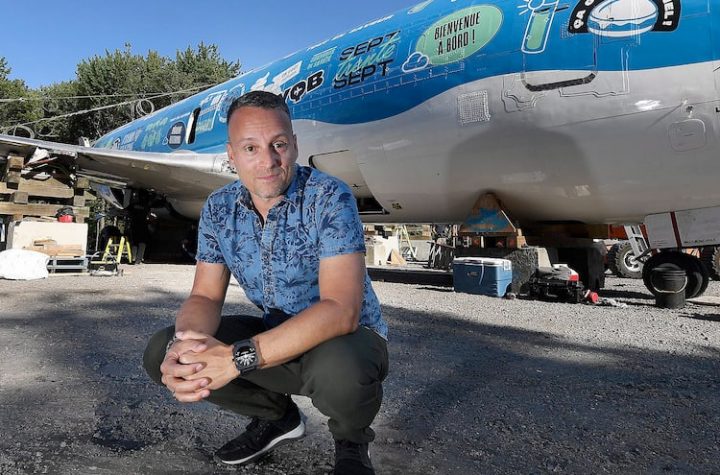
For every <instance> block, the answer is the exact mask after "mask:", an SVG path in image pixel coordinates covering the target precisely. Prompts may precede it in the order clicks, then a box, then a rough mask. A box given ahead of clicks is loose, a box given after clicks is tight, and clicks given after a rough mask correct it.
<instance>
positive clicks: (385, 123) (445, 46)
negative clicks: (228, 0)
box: [0, 0, 720, 248]
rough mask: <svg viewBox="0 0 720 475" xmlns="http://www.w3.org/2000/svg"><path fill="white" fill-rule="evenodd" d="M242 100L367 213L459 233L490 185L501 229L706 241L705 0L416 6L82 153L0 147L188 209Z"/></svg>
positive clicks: (708, 21) (717, 47) (432, 1)
mask: <svg viewBox="0 0 720 475" xmlns="http://www.w3.org/2000/svg"><path fill="white" fill-rule="evenodd" d="M251 90H267V91H273V92H275V93H278V94H283V96H284V97H285V98H286V99H287V102H288V105H289V106H290V109H291V112H292V114H293V118H294V121H293V125H294V128H295V131H296V133H297V136H298V140H299V148H300V162H301V163H303V164H310V165H311V166H314V167H316V168H318V169H320V170H323V171H326V172H328V173H330V174H333V175H336V176H338V177H339V178H341V179H343V180H345V181H346V182H347V183H349V184H350V185H351V186H352V187H353V189H354V190H355V194H356V197H357V199H358V204H359V209H360V210H361V213H362V214H363V217H364V219H365V220H366V221H368V222H413V223H418V222H443V223H448V222H462V221H463V220H464V219H465V218H466V217H467V216H468V215H469V213H470V211H471V209H472V208H473V205H474V204H475V203H476V201H477V200H478V198H479V197H480V196H482V195H483V194H485V193H489V192H492V193H494V194H495V195H496V196H497V197H498V198H499V200H500V201H501V202H502V204H503V208H504V210H505V211H506V213H507V214H508V215H509V216H511V218H512V219H513V220H515V221H517V222H518V223H519V224H520V225H521V226H523V225H531V224H532V225H535V224H537V223H547V224H552V223H570V222H571V223H581V224H587V225H592V224H610V223H614V224H631V223H640V222H643V221H644V220H646V218H647V217H648V216H650V215H653V216H651V218H650V219H649V221H648V223H647V224H648V229H650V230H651V231H652V230H653V229H657V230H658V236H659V237H658V238H657V239H655V240H653V236H652V234H651V236H650V239H651V242H653V243H655V244H656V247H665V248H669V247H673V248H679V247H684V246H688V245H697V244H698V242H697V239H696V240H693V239H694V238H691V236H694V235H695V234H697V233H695V234H693V232H694V231H697V229H698V228H697V222H698V219H700V220H703V223H705V224H707V223H710V222H711V224H710V225H709V226H710V230H709V231H708V227H707V226H705V227H704V228H703V233H704V234H703V236H704V237H703V238H702V239H704V240H703V241H702V242H703V243H705V244H719V243H720V219H718V220H717V221H712V220H711V219H709V218H708V216H714V214H713V213H717V215H718V216H719V217H720V211H718V210H720V186H718V178H719V177H720V142H719V140H720V5H719V4H718V3H717V2H715V1H712V0H427V1H423V2H422V3H419V4H417V5H415V6H412V7H409V8H408V9H406V10H402V11H399V12H396V13H393V14H390V15H387V16H385V17H383V18H380V19H378V20H376V21H372V22H370V23H367V24H365V25H363V26H360V27H358V28H355V29H353V30H351V31H349V32H347V33H343V34H339V35H337V36H335V37H334V38H332V39H329V40H327V41H325V42H322V43H320V44H316V45H313V46H311V47H309V48H307V49H304V50H301V51H299V52H297V53H294V54H292V55H289V56H287V57H285V58H283V59H281V60H279V61H276V62H273V63H271V64H269V65H267V66H265V67H262V68H259V69H256V70H253V71H250V72H247V73H245V74H242V75H241V76H239V77H237V78H235V79H232V80H230V81H227V82H225V83H223V84H219V85H217V86H215V87H213V88H211V89H208V90H206V91H203V92H202V93H199V94H197V95H195V96H193V97H190V98H188V99H186V100H184V101H182V102H179V103H176V104H174V105H172V106H169V107H167V108H165V109H162V110H159V111H157V112H155V113H153V114H151V115H148V116H146V117H143V118H141V119H138V120H136V121H134V122H131V123H129V124H127V125H126V126H124V127H122V128H120V129H117V130H114V131H112V132H110V133H108V134H107V135H105V136H103V137H101V138H100V139H99V140H97V142H96V143H95V145H94V147H92V148H89V147H79V146H70V145H62V144H55V143H49V142H43V141H37V140H30V139H21V138H16V137H10V136H1V137H0V152H8V151H11V150H14V151H16V152H17V151H20V152H22V153H25V154H30V153H32V152H33V151H34V150H35V149H36V148H44V149H47V150H48V151H50V152H51V153H52V152H53V151H66V152H67V151H71V152H72V153H75V154H76V155H77V160H78V163H79V164H80V166H81V167H82V169H83V170H84V172H86V173H88V174H90V175H94V176H105V177H113V178H115V179H116V180H120V181H122V182H123V183H126V184H127V186H128V187H131V188H145V189H152V190H154V191H155V192H157V193H159V194H162V195H164V196H166V197H167V199H168V201H169V202H170V203H171V204H172V206H173V207H174V208H175V209H176V210H177V211H178V212H180V213H181V214H184V215H186V216H189V217H196V216H197V215H198V214H199V211H200V209H201V206H202V204H203V202H204V200H205V198H206V197H207V195H208V194H209V193H210V192H211V191H212V190H214V189H216V188H218V187H220V186H222V185H224V184H225V183H227V182H229V181H231V180H234V179H235V175H234V173H233V170H232V169H231V168H230V165H229V162H228V159H227V155H226V152H225V142H226V125H227V124H226V119H225V114H226V111H227V108H228V105H229V104H230V102H231V101H232V100H233V99H234V98H236V97H238V96H240V95H242V94H243V93H245V92H247V91H251ZM683 213H685V214H683ZM698 216H700V218H698ZM653 219H654V220H655V221H656V224H657V223H660V224H661V225H658V226H655V227H653V224H652V223H653ZM663 223H670V224H669V225H670V227H669V228H668V227H667V226H664V225H662V224H663ZM688 226H690V228H688ZM693 226H695V228H692V227H693ZM708 236H712V237H708Z"/></svg>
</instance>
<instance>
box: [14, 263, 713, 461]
mask: <svg viewBox="0 0 720 475" xmlns="http://www.w3.org/2000/svg"><path fill="white" fill-rule="evenodd" d="M192 274H193V268H192V267H189V266H170V265H144V266H140V267H126V271H125V275H124V276H123V277H90V276H57V277H51V278H50V279H47V280H44V281H38V282H32V283H25V282H11V281H0V299H1V300H0V302H2V307H1V310H0V434H2V437H0V473H2V474H15V473H19V474H24V473H58V474H74V473H80V474H110V473H112V474H115V473H143V474H144V473H152V474H154V473H158V474H164V473H193V474H195V473H197V474H203V473H246V474H251V473H252V474H255V473H259V474H318V473H327V472H328V471H329V470H331V468H332V461H333V446H332V439H331V437H330V435H329V433H328V431H327V427H326V418H325V417H323V416H322V415H321V414H320V413H319V412H318V411H316V410H315V409H314V408H313V407H312V406H311V404H310V402H309V400H307V399H306V398H302V397H297V398H296V401H297V402H298V404H299V406H300V407H301V409H302V410H303V411H304V412H305V413H306V414H307V415H308V435H307V436H306V437H305V438H304V439H302V440H301V441H299V442H297V443H295V444H293V445H287V446H283V447H281V448H279V449H278V450H276V451H275V452H274V453H273V454H272V455H270V456H268V457H266V458H265V459H263V460H261V461H260V462H258V463H257V464H254V465H250V466H248V467H245V468H227V467H222V466H218V465H217V464H216V463H215V462H213V461H212V453H213V450H214V449H215V448H216V447H218V446H220V445H222V444H223V443H224V442H225V441H226V440H228V439H230V438H232V437H235V436H236V435H237V434H239V433H240V432H241V431H242V430H243V428H244V426H245V424H247V420H246V419H244V418H241V417H237V416H234V415H232V414H230V413H227V412H221V411H218V410H215V409H214V408H213V407H212V406H211V405H210V404H195V405H182V404H180V403H177V402H174V400H172V399H171V398H170V395H169V394H168V392H167V391H166V390H163V389H162V388H160V387H157V386H155V385H154V384H152V383H151V382H150V381H149V379H148V378H147V377H146V376H145V374H144V372H143V370H142V367H141V354H142V350H143V348H144V345H145V341H146V340H147V338H148V337H149V336H150V335H151V334H152V333H153V332H154V331H155V330H156V329H158V328H160V327H163V326H166V325H168V324H171V323H172V321H173V315H174V312H175V310H176V309H177V308H178V306H179V305H180V303H181V302H182V299H183V298H184V296H185V295H186V294H187V292H188V291H189V289H190V286H191V283H192ZM375 288H376V290H377V293H378V296H379V297H380V301H381V303H382V304H383V310H384V312H385V315H386V318H387V320H388V322H389V325H390V331H391V345H390V358H391V371H390V376H389V377H388V380H387V382H386V385H385V402H384V404H383V407H382V409H381V412H380V414H379V416H378V418H377V419H376V423H375V425H374V427H375V429H376V432H377V434H378V437H377V440H376V443H375V444H373V445H372V447H371V453H372V456H373V461H374V463H375V466H376V469H377V471H378V473H380V474H403V475H404V474H435V473H439V474H445V473H453V474H454V473H457V474H471V473H473V474H474V473H478V474H493V473H527V474H539V473H623V474H624V473H682V474H687V473H708V474H711V473H715V474H720V448H719V447H720V435H719V434H720V307H715V306H704V305H696V304H689V305H688V306H687V307H686V308H684V309H682V310H665V309H659V308H656V307H654V306H653V303H654V301H653V300H652V299H651V298H650V294H649V293H647V291H645V289H644V287H643V286H642V283H641V282H639V281H633V280H625V279H617V278H613V277H609V278H608V280H607V289H606V290H605V291H604V292H603V293H602V294H601V295H604V296H606V297H611V298H614V299H616V300H618V301H621V302H625V303H627V308H616V307H605V306H588V305H570V304H556V303H542V302H531V301H524V300H501V299H494V298H490V297H483V296H475V295H466V294H455V293H453V292H451V291H449V290H448V289H444V288H435V287H426V286H417V285H407V284H391V283H383V282H378V283H376V284H375ZM707 295H710V296H715V297H720V282H712V283H711V285H710V288H709V290H708V292H707ZM226 312H227V313H251V314H257V310H256V308H255V307H254V306H252V305H251V304H249V302H248V300H247V299H246V298H245V296H244V294H243V292H242V290H240V289H239V288H238V287H232V288H231V289H230V291H229V295H228V304H227V305H226Z"/></svg>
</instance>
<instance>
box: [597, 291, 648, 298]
mask: <svg viewBox="0 0 720 475" xmlns="http://www.w3.org/2000/svg"><path fill="white" fill-rule="evenodd" d="M598 293H599V294H600V296H601V297H609V298H613V299H643V300H655V297H653V296H652V294H651V293H650V292H647V293H643V292H635V291H633V290H615V289H600V291H599V292H598Z"/></svg>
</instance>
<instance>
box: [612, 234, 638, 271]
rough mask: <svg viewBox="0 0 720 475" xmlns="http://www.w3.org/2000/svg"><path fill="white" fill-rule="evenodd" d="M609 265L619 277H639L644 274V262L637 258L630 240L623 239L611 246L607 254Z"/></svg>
mask: <svg viewBox="0 0 720 475" xmlns="http://www.w3.org/2000/svg"><path fill="white" fill-rule="evenodd" d="M607 262H608V267H610V270H611V271H612V273H613V274H615V275H616V276H618V277H626V278H630V279H639V278H641V277H642V275H643V263H642V262H640V261H638V260H636V259H635V253H634V252H633V248H632V245H631V244H630V241H623V242H620V243H618V244H615V245H614V246H613V247H611V248H610V250H609V251H608V254H607Z"/></svg>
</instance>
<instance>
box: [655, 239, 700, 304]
mask: <svg viewBox="0 0 720 475" xmlns="http://www.w3.org/2000/svg"><path fill="white" fill-rule="evenodd" d="M654 269H673V270H682V271H685V274H686V275H687V286H686V287H685V297H686V298H689V299H691V298H694V297H698V296H700V295H702V294H703V292H705V290H706V289H707V286H708V283H709V282H710V274H709V272H708V270H707V268H706V267H705V265H704V264H703V263H702V262H701V261H700V259H698V258H697V257H695V256H692V255H690V254H685V253H684V252H679V251H664V252H661V253H659V254H655V255H654V256H652V257H651V258H650V259H648V260H647V262H645V265H644V266H643V271H642V273H643V274H642V275H643V282H644V283H645V287H647V288H648V290H649V291H650V292H652V294H653V295H656V294H657V289H655V287H654V286H653V285H652V282H651V275H652V274H651V273H652V271H653V270H654Z"/></svg>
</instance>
